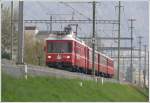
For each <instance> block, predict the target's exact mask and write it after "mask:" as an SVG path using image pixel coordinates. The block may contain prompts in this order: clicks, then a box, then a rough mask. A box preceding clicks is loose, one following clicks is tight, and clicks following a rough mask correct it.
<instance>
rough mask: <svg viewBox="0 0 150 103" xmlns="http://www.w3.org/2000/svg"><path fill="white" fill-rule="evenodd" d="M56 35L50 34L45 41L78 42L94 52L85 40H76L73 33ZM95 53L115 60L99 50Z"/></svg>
mask: <svg viewBox="0 0 150 103" xmlns="http://www.w3.org/2000/svg"><path fill="white" fill-rule="evenodd" d="M55 33H58V32H55ZM55 33H52V34H49V37H48V38H46V39H45V40H73V41H76V42H78V43H80V44H82V45H84V46H86V47H88V48H89V49H90V50H91V51H92V48H90V47H89V46H88V45H86V44H85V42H84V41H83V40H81V39H79V38H76V37H75V34H74V33H73V32H71V33H70V34H67V35H61V33H60V35H56V34H55ZM63 34H64V33H63ZM95 52H96V53H98V54H100V55H102V56H104V57H106V58H108V59H111V60H113V59H112V58H110V57H108V56H107V55H105V54H103V53H101V52H98V51H97V50H95Z"/></svg>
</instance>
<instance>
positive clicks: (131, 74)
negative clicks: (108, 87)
mask: <svg viewBox="0 0 150 103" xmlns="http://www.w3.org/2000/svg"><path fill="white" fill-rule="evenodd" d="M129 21H130V22H131V27H129V28H130V29H131V65H130V67H131V68H130V69H131V72H130V78H131V80H130V82H131V83H132V82H133V53H132V50H133V28H134V27H133V21H135V19H129Z"/></svg>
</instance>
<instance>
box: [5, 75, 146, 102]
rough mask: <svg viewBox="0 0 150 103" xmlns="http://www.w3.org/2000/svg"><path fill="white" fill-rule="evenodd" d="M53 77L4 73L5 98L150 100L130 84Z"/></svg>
mask: <svg viewBox="0 0 150 103" xmlns="http://www.w3.org/2000/svg"><path fill="white" fill-rule="evenodd" d="M80 81H81V80H79V79H74V80H73V79H63V78H54V77H29V78H28V80H25V79H23V78H22V79H21V78H18V79H17V78H14V77H11V76H8V75H6V74H4V73H2V101H148V90H147V91H145V92H143V91H141V90H140V89H137V88H135V87H133V86H129V85H121V84H116V83H104V85H102V84H101V83H98V84H97V83H96V82H94V81H83V86H82V87H81V86H80V85H79V84H80Z"/></svg>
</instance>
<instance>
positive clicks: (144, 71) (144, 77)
mask: <svg viewBox="0 0 150 103" xmlns="http://www.w3.org/2000/svg"><path fill="white" fill-rule="evenodd" d="M144 52H145V53H144V55H145V56H144V70H143V79H144V86H146V64H147V63H146V45H144Z"/></svg>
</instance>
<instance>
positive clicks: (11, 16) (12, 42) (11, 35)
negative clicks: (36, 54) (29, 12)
mask: <svg viewBox="0 0 150 103" xmlns="http://www.w3.org/2000/svg"><path fill="white" fill-rule="evenodd" d="M10 21H11V36H10V37H11V60H12V59H13V1H11V20H10Z"/></svg>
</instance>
